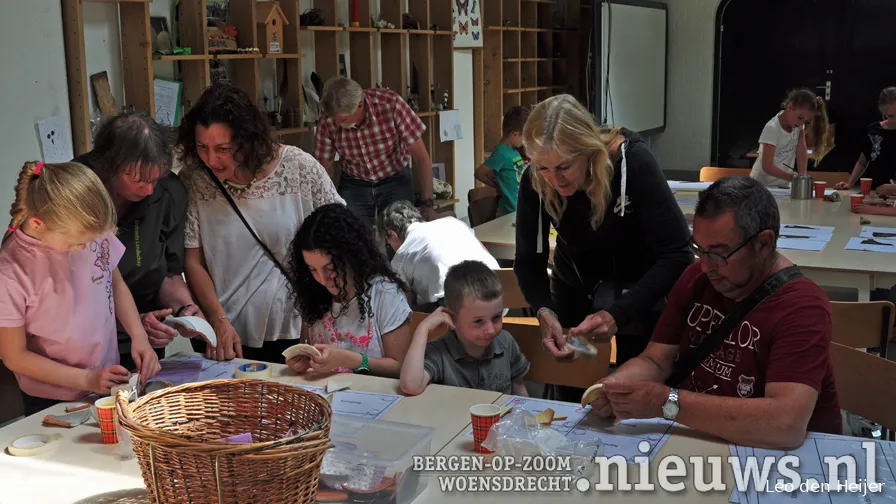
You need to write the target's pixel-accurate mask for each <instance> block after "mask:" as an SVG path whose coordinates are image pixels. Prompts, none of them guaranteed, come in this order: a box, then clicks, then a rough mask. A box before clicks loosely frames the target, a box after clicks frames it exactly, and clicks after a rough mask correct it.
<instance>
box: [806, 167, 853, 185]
mask: <svg viewBox="0 0 896 504" xmlns="http://www.w3.org/2000/svg"><path fill="white" fill-rule="evenodd" d="M806 175H808V176H810V177H812V180H814V181H815V182H827V183H828V185H827V188H828V189H833V188H834V186H835V185H837V183H838V182H849V174H848V173H846V172H821V171H807V172H806Z"/></svg>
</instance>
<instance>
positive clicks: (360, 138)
mask: <svg viewBox="0 0 896 504" xmlns="http://www.w3.org/2000/svg"><path fill="white" fill-rule="evenodd" d="M321 105H322V108H323V111H324V116H323V118H322V119H321V121H320V122H319V123H318V126H317V132H316V133H315V136H314V157H315V158H317V160H318V161H320V163H321V164H322V165H323V166H324V168H326V169H327V172H329V173H330V177H333V176H334V162H335V158H336V156H337V155H338V156H339V166H340V168H341V170H342V173H341V176H340V180H339V195H340V196H342V198H343V199H344V200H345V201H346V204H347V205H348V207H349V208H351V209H352V211H354V212H355V213H356V214H357V215H358V216H359V217H361V218H362V219H364V220H365V221H366V222H367V223H368V224H370V225H371V226H373V224H374V220H375V218H376V217H375V216H376V214H377V213H378V212H382V211H383V209H385V208H386V207H387V206H389V205H390V204H391V203H393V202H395V201H400V200H407V201H411V202H413V201H415V197H414V183H413V180H412V179H411V175H410V167H409V161H410V160H411V158H413V159H414V164H415V171H416V172H417V177H418V179H419V183H420V193H421V194H420V198H419V199H418V200H416V201H417V206H419V207H420V208H421V213H422V214H423V216H424V218H426V219H427V220H432V219H434V218H435V216H436V215H435V210H434V207H433V202H434V200H433V188H432V185H433V184H432V161H431V160H430V158H429V153H428V152H427V151H426V146H425V145H424V144H423V139H422V138H421V137H422V136H423V132H424V131H425V130H426V126H424V124H423V121H421V120H420V118H419V117H417V115H416V114H415V113H414V111H413V110H411V108H410V107H409V106H408V104H407V103H405V101H404V100H403V99H402V98H401V96H399V95H398V94H397V93H395V92H394V91H390V90H388V89H362V88H361V86H360V85H359V84H358V83H357V82H355V81H353V80H351V79H346V78H343V77H337V78H333V79H330V81H328V82H327V84H326V85H325V86H324V90H323V96H321Z"/></svg>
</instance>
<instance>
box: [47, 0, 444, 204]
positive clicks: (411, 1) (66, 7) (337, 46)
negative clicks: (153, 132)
mask: <svg viewBox="0 0 896 504" xmlns="http://www.w3.org/2000/svg"><path fill="white" fill-rule="evenodd" d="M82 1H103V2H107V3H118V4H119V12H120V24H121V33H122V56H123V65H122V70H123V72H122V73H123V75H124V81H125V82H124V85H125V86H124V87H125V96H126V101H127V103H125V104H120V105H123V106H124V107H133V108H134V109H136V110H138V111H145V112H148V113H150V114H151V115H153V117H154V116H155V111H156V108H155V102H154V96H153V95H154V91H153V80H154V75H155V71H154V68H153V64H154V63H155V62H168V64H170V62H174V64H175V65H177V75H178V80H179V81H181V82H182V83H183V94H182V98H181V100H182V103H183V104H184V106H185V108H187V107H189V105H190V104H193V103H196V101H197V100H198V98H199V96H200V95H201V94H202V92H203V91H204V90H205V89H206V88H207V87H208V86H209V85H211V83H212V78H211V65H212V64H213V62H215V63H214V64H219V63H220V64H223V65H225V68H226V72H227V77H228V78H229V80H230V82H231V83H232V84H233V85H235V86H237V87H239V88H240V89H243V90H244V91H246V92H247V93H248V94H249V95H250V96H251V97H252V98H253V99H254V101H255V103H256V105H258V106H259V107H260V108H262V110H265V107H266V100H265V98H268V100H267V102H268V103H270V102H271V98H273V97H270V96H265V89H274V90H277V89H279V88H280V80H281V79H283V76H284V72H285V76H286V81H287V85H286V92H285V93H283V94H282V95H281V96H278V97H277V98H279V100H280V102H281V104H280V112H281V116H282V117H283V119H284V121H285V123H284V124H283V127H282V128H280V129H278V130H276V131H275V134H276V136H277V138H278V140H279V141H281V142H284V143H286V144H291V145H301V146H304V147H305V148H308V146H310V145H312V142H313V140H312V139H313V135H314V131H315V128H314V125H313V124H307V123H306V122H305V120H304V117H303V92H302V85H303V83H304V85H305V86H306V87H308V86H310V83H309V82H308V81H307V79H305V77H304V76H305V75H306V74H310V72H311V71H314V72H316V73H317V74H318V76H320V78H321V80H323V81H324V82H326V80H327V79H329V78H330V77H333V76H335V75H338V74H339V72H340V54H345V53H347V54H348V58H347V59H348V60H350V62H351V63H350V68H348V69H347V70H348V76H349V77H351V78H352V79H354V80H355V81H357V82H358V83H359V84H361V86H362V87H364V88H371V87H376V86H380V87H386V88H389V89H391V90H393V91H395V92H397V93H399V94H400V95H401V96H402V97H404V98H405V99H407V95H408V87H409V84H410V80H409V79H410V77H409V75H410V73H409V72H410V70H409V69H410V66H411V64H413V65H414V66H415V67H416V70H417V75H418V79H419V89H420V93H419V102H418V103H419V112H418V116H419V117H420V118H421V120H422V121H423V122H424V124H425V125H426V133H425V134H424V136H423V140H424V143H425V144H426V147H427V150H428V151H429V154H430V157H431V158H432V162H433V164H437V163H442V164H444V165H445V178H446V179H447V180H446V181H447V182H448V183H449V184H450V185H451V187H452V188H454V187H455V186H456V184H455V169H454V168H455V167H454V143H453V142H441V141H440V136H439V113H438V111H437V110H435V108H434V103H433V100H432V97H431V93H430V89H432V88H433V87H434V92H435V95H436V99H437V101H438V102H439V103H442V100H443V96H444V93H445V92H447V93H448V109H453V108H454V44H453V37H452V35H453V32H452V31H449V30H446V28H450V27H451V26H452V20H453V5H454V2H453V1H449V0H379V2H378V9H377V11H376V12H374V2H373V0H361V1H360V6H359V13H358V14H359V15H358V20H359V24H360V26H350V25H351V23H350V20H349V18H348V16H349V14H348V13H343V12H340V8H339V6H340V2H339V0H313V2H312V4H313V7H314V8H316V9H320V13H321V15H322V17H323V19H324V26H301V25H300V16H301V14H302V9H301V8H300V0H279V1H278V3H279V6H280V9H281V10H282V11H283V13H284V15H285V16H286V18H287V21H288V23H289V24H288V26H285V27H283V38H282V49H281V51H282V54H212V53H211V52H210V51H209V49H208V28H207V26H206V24H207V20H206V1H205V0H180V1H179V3H178V9H179V11H178V29H179V33H178V34H177V35H176V36H175V37H174V38H175V40H177V41H178V45H179V46H181V47H189V48H190V49H191V52H192V54H190V55H153V54H152V43H151V27H150V12H149V0H62V4H63V29H64V31H65V34H64V36H65V42H66V61H67V67H68V68H67V72H68V84H69V102H70V108H71V118H72V132H73V143H74V149H75V154H76V155H79V154H81V153H83V152H86V151H88V150H90V148H91V138H90V110H91V108H92V107H91V106H90V104H89V103H88V96H89V93H88V88H87V86H88V85H89V76H88V75H87V70H86V58H87V57H88V55H86V54H85V51H84V20H83V14H82V7H81V5H82V3H81V2H82ZM257 3H261V2H259V1H258V0H229V22H230V23H231V24H233V25H234V26H235V27H236V30H237V36H236V39H237V40H236V41H237V45H238V47H240V48H247V47H259V48H261V50H262V52H264V51H265V47H264V45H265V44H264V43H263V41H262V39H263V38H264V36H265V34H264V33H263V30H259V29H258V24H257V21H258V20H257V19H256V4H257ZM301 5H304V2H303V3H302V4H301ZM405 13H410V14H411V15H413V16H414V17H415V18H416V19H417V20H418V21H419V22H420V26H421V28H429V27H430V26H432V25H437V26H438V27H439V29H438V30H429V29H420V30H406V29H401V27H402V15H403V14H405ZM375 15H376V17H378V18H381V19H386V20H388V21H389V22H390V23H392V24H393V25H394V26H395V27H396V28H394V29H380V28H377V27H376V26H374V25H373V24H372V20H371V18H372V17H375ZM169 21H170V20H169ZM125 28H127V29H125ZM303 35H305V37H306V38H305V40H306V41H308V40H309V38H308V37H310V40H311V42H312V44H311V47H308V48H303V47H302V38H303ZM377 38H378V39H379V40H378V41H377V40H376V39H377ZM346 40H347V44H346ZM375 42H378V44H376V43H375ZM377 46H378V47H379V51H376V50H375V48H376V47H377ZM306 51H307V54H313V57H314V63H313V65H310V64H309V66H310V67H311V68H304V69H303V59H304V57H305V53H306ZM262 65H276V71H275V75H276V79H277V82H274V83H273V86H265V84H266V83H264V82H262V79H263V77H264V76H263V74H264V73H265V72H262V70H263V67H262ZM303 70H304V72H303ZM377 75H380V76H381V77H380V79H379V82H377V78H376V77H377ZM290 111H292V113H291V114H290ZM291 119H294V120H291ZM414 180H415V184H416V177H414ZM455 196H456V195H455ZM455 202H456V200H454V199H448V200H439V202H438V205H437V207H438V210H439V211H442V212H444V211H453V210H454V203H455Z"/></svg>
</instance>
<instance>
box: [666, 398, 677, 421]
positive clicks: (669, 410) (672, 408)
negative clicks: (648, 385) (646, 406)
mask: <svg viewBox="0 0 896 504" xmlns="http://www.w3.org/2000/svg"><path fill="white" fill-rule="evenodd" d="M663 415H665V416H666V417H668V418H675V416H676V415H678V405H677V404H675V403H671V402H668V403H666V404H665V405H663Z"/></svg>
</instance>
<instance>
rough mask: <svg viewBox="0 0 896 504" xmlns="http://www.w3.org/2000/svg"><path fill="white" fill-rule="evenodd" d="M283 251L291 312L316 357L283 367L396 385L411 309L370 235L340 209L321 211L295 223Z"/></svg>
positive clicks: (407, 339) (402, 286) (331, 207)
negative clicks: (388, 380)
mask: <svg viewBox="0 0 896 504" xmlns="http://www.w3.org/2000/svg"><path fill="white" fill-rule="evenodd" d="M291 250H292V251H291V254H290V265H289V267H290V270H291V274H290V276H291V277H292V283H293V289H292V291H293V296H294V299H295V305H296V309H297V310H298V311H299V313H300V314H301V316H302V320H303V321H304V323H305V324H306V328H305V330H304V332H305V333H306V337H307V339H308V340H309V341H310V343H311V344H313V345H314V346H315V347H316V348H317V349H318V350H319V351H320V352H321V356H320V357H314V358H308V357H296V358H293V359H290V360H289V361H287V365H288V366H289V367H290V368H292V369H293V370H294V371H296V372H298V373H304V372H305V371H307V370H309V369H311V370H314V371H320V372H328V371H336V372H356V373H357V372H361V373H368V372H369V373H370V374H374V375H379V376H388V377H395V378H397V377H398V376H399V374H400V372H401V364H402V361H403V360H404V356H405V354H406V353H407V351H408V346H409V345H410V341H411V333H410V326H409V321H410V315H411V308H410V306H409V305H408V301H407V296H406V294H405V292H407V287H406V286H405V284H404V283H403V282H402V281H401V280H400V279H399V278H398V276H397V275H396V274H395V272H393V271H392V269H391V268H390V267H389V263H388V262H387V260H386V258H385V256H383V254H382V253H381V252H380V251H379V250H378V249H377V247H376V245H375V243H374V239H373V236H372V235H371V230H370V228H368V227H367V226H366V225H365V224H364V223H363V222H362V221H361V220H360V219H359V218H358V217H357V216H355V215H354V214H353V213H352V212H351V210H349V209H348V208H346V207H345V206H344V205H339V204H330V205H324V206H321V207H320V208H318V209H317V210H315V211H314V212H312V213H311V214H310V215H309V216H308V217H307V218H306V219H305V221H304V222H303V223H302V226H301V228H299V231H298V233H297V234H296V237H295V240H293V243H292V249H291Z"/></svg>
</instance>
